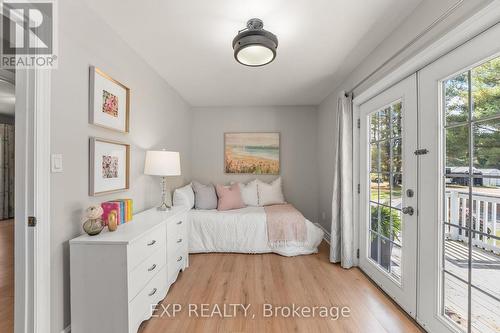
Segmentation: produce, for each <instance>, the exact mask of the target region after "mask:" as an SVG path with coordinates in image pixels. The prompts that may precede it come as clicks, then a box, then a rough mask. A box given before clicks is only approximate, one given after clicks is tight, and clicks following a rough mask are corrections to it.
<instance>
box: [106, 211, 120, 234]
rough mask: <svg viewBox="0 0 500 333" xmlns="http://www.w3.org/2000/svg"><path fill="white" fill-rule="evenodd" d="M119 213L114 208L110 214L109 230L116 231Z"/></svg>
mask: <svg viewBox="0 0 500 333" xmlns="http://www.w3.org/2000/svg"><path fill="white" fill-rule="evenodd" d="M117 216H118V214H117V213H116V210H112V211H110V212H109V214H108V230H109V231H115V230H116V228H118V220H117Z"/></svg>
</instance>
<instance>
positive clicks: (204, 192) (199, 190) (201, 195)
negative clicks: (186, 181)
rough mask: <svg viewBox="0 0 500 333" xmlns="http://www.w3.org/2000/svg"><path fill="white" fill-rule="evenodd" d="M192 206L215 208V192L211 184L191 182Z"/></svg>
mask: <svg viewBox="0 0 500 333" xmlns="http://www.w3.org/2000/svg"><path fill="white" fill-rule="evenodd" d="M193 191H194V208H195V209H215V208H217V194H216V193H215V187H214V185H213V184H208V185H204V184H201V183H198V182H193Z"/></svg>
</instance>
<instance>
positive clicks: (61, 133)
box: [51, 0, 191, 333]
mask: <svg viewBox="0 0 500 333" xmlns="http://www.w3.org/2000/svg"><path fill="white" fill-rule="evenodd" d="M59 19H60V22H59V37H60V40H59V50H60V54H59V68H58V69H56V70H54V71H53V76H52V119H51V126H52V137H51V140H52V144H51V145H52V147H51V150H52V152H53V153H61V154H63V156H64V162H63V163H64V172H63V173H55V174H52V181H51V186H52V193H51V200H52V214H51V215H52V220H51V229H52V232H51V237H52V239H51V243H52V257H51V263H52V271H51V273H52V275H51V289H52V290H51V296H52V299H51V325H52V327H51V332H55V333H59V332H61V330H62V329H63V328H64V327H66V326H67V325H68V324H69V323H70V290H69V247H68V240H69V239H71V238H73V237H75V236H77V235H79V234H80V233H81V232H82V229H81V222H80V217H81V214H82V211H83V209H84V208H86V206H88V205H90V204H95V203H99V202H102V201H106V200H110V199H116V198H120V197H130V198H133V199H134V205H135V211H140V210H143V209H145V208H149V207H152V206H154V205H156V204H157V202H158V201H159V196H160V188H159V183H158V181H159V180H158V179H155V178H154V177H150V176H145V175H143V172H142V171H143V167H144V156H145V150H147V149H151V148H153V149H155V148H167V149H171V150H177V151H180V153H181V158H182V173H183V176H182V177H178V178H177V179H173V183H175V184H181V183H183V182H184V179H189V178H190V165H189V163H188V162H189V157H190V138H191V135H190V123H191V118H190V114H191V112H190V108H189V106H188V105H187V104H186V103H185V102H184V101H183V100H182V98H180V97H179V95H178V94H177V93H176V92H175V91H173V90H172V88H171V87H170V86H169V85H168V84H167V83H165V81H164V80H163V79H161V78H160V76H158V75H157V74H156V73H155V72H154V71H153V70H152V69H151V68H150V67H148V65H146V63H145V62H144V61H143V60H142V59H141V58H140V57H139V56H137V55H136V53H135V52H134V51H133V50H132V49H131V48H129V47H128V46H127V45H126V44H125V43H124V42H123V41H122V40H120V39H119V38H118V36H117V35H116V34H115V33H114V32H113V31H112V30H111V29H110V28H109V27H108V26H107V25H106V24H105V23H104V22H102V21H101V20H100V19H98V18H97V15H95V13H93V12H91V11H89V10H88V9H86V8H85V7H84V6H82V5H80V4H79V3H78V2H77V1H73V0H71V1H68V0H65V1H59ZM90 65H95V66H97V67H99V68H101V69H102V70H104V71H105V72H106V73H108V74H109V75H111V76H112V77H114V78H115V79H117V80H119V81H121V82H123V83H124V84H126V85H128V87H129V88H130V89H131V115H130V134H121V133H118V132H114V131H110V130H105V129H100V128H98V127H95V126H92V125H89V124H88V84H89V81H88V78H89V66H90ZM89 136H98V137H103V138H109V139H114V140H120V141H124V142H127V143H129V144H131V175H130V176H131V184H130V186H131V188H130V190H129V191H127V192H122V193H118V194H114V195H107V196H102V197H96V198H92V197H89V196H88V146H89V143H88V140H89ZM103 311H105V309H103ZM89 320H91V319H89Z"/></svg>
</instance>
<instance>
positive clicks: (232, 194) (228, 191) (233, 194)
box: [215, 184, 245, 210]
mask: <svg viewBox="0 0 500 333" xmlns="http://www.w3.org/2000/svg"><path fill="white" fill-rule="evenodd" d="M215 190H216V191H217V196H218V197H219V202H218V203H217V210H230V209H239V208H244V207H245V204H244V203H243V199H242V198H241V192H240V186H239V185H238V184H232V185H231V186H224V185H215Z"/></svg>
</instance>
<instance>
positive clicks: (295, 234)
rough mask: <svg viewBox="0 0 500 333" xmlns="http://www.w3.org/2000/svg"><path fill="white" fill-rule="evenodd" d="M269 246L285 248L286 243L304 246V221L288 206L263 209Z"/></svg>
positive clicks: (302, 216)
mask: <svg viewBox="0 0 500 333" xmlns="http://www.w3.org/2000/svg"><path fill="white" fill-rule="evenodd" d="M264 210H265V212H266V218H267V236H268V241H269V246H271V247H279V246H287V243H288V242H294V243H300V244H304V242H305V241H306V238H307V234H306V219H305V217H304V215H302V214H301V213H300V212H299V211H298V210H297V209H295V207H293V206H292V205H290V204H286V205H273V206H266V207H264Z"/></svg>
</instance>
